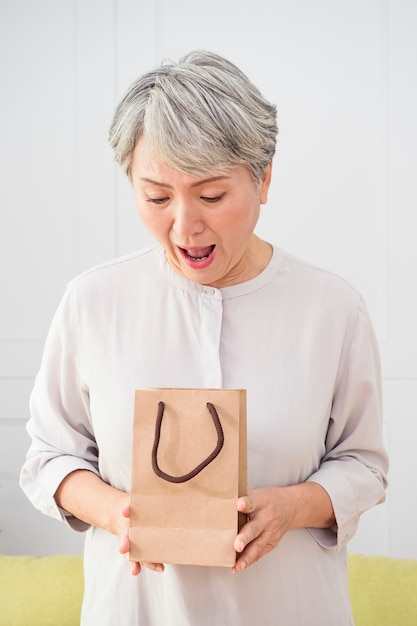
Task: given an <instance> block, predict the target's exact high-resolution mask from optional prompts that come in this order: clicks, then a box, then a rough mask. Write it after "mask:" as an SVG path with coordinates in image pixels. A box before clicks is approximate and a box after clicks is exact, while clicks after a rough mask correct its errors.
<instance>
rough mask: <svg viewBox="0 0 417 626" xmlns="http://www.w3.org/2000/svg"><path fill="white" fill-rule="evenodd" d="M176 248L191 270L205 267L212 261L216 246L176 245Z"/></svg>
mask: <svg viewBox="0 0 417 626" xmlns="http://www.w3.org/2000/svg"><path fill="white" fill-rule="evenodd" d="M178 250H179V251H180V254H181V257H182V258H183V260H184V262H185V263H186V265H187V266H188V267H189V268H191V269H193V270H202V269H206V268H207V267H209V266H210V265H211V264H212V263H213V261H214V257H215V253H216V246H215V245H214V244H212V245H210V246H199V247H189V248H188V247H187V248H182V247H181V246H178Z"/></svg>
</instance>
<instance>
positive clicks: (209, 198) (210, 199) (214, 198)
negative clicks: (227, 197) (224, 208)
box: [201, 193, 224, 204]
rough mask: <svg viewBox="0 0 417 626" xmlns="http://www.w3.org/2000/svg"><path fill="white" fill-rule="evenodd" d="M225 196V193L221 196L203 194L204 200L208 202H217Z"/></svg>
mask: <svg viewBox="0 0 417 626" xmlns="http://www.w3.org/2000/svg"><path fill="white" fill-rule="evenodd" d="M223 196H224V193H222V194H220V195H219V196H201V199H202V200H204V202H208V203H209V204H215V203H216V202H220V200H221V199H222V198H223Z"/></svg>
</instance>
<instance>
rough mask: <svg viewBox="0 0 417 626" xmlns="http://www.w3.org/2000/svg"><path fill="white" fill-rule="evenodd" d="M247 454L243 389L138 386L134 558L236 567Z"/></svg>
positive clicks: (132, 527) (132, 516)
mask: <svg viewBox="0 0 417 626" xmlns="http://www.w3.org/2000/svg"><path fill="white" fill-rule="evenodd" d="M246 455H247V450H246V390H244V389H140V390H137V391H136V392H135V416H134V427H133V456H132V488H131V505H130V533H129V534H130V559H131V560H134V561H139V562H140V561H144V562H152V563H175V564H184V565H211V566H222V567H232V566H233V565H234V563H235V561H236V553H235V550H234V548H233V542H234V540H235V537H236V534H237V532H238V528H239V526H240V525H241V523H242V522H243V520H242V519H241V518H242V516H239V515H238V513H237V510H236V501H237V498H238V497H239V496H241V495H245V494H246V493H247V457H246Z"/></svg>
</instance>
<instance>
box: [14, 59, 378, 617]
mask: <svg viewBox="0 0 417 626" xmlns="http://www.w3.org/2000/svg"><path fill="white" fill-rule="evenodd" d="M276 134H277V127H276V110H275V107H274V106H273V105H271V104H270V103H269V102H267V101H266V100H265V99H264V98H263V97H262V95H261V94H260V93H259V91H258V90H257V89H256V88H255V87H254V86H253V85H252V84H251V83H250V82H249V80H248V79H247V78H246V77H245V76H244V75H243V74H242V72H241V71H240V70H239V69H238V68H237V67H235V66H234V65H233V64H231V63H230V62H228V61H226V60H225V59H223V58H221V57H219V56H217V55H215V54H212V53H207V52H193V53H190V54H188V55H187V56H185V57H184V58H183V59H182V60H181V61H180V62H179V63H178V64H164V65H162V66H161V67H159V68H158V69H156V70H155V71H152V72H149V73H147V74H145V75H144V76H142V77H141V78H139V79H138V80H137V81H136V82H135V83H134V84H133V85H132V87H131V88H130V90H129V91H128V93H127V94H126V96H125V97H124V98H123V100H122V102H121V103H120V105H119V106H118V108H117V110H116V113H115V117H114V120H113V124H112V127H111V131H110V143H111V145H112V147H113V149H114V152H115V157H116V160H117V161H118V162H119V163H120V164H121V166H122V167H123V168H124V170H125V172H126V173H127V175H128V176H129V178H130V180H131V183H132V187H133V192H134V195H135V199H136V204H137V209H138V213H139V216H140V218H141V220H142V222H143V224H144V225H145V226H146V228H147V229H148V230H149V231H150V232H151V233H152V235H153V236H154V237H155V239H156V242H155V244H154V245H153V246H151V247H149V248H147V249H144V250H141V251H139V252H137V253H134V254H130V255H129V256H126V257H123V258H119V259H116V260H114V261H110V262H109V263H105V264H103V265H101V266H99V267H95V268H93V269H92V270H90V271H88V272H86V273H84V274H83V275H81V276H79V277H78V278H75V280H73V281H72V282H71V283H70V284H69V286H68V288H67V291H66V293H65V295H64V297H63V299H62V302H61V304H60V306H59V308H58V311H57V313H56V315H55V317H54V320H53V323H52V326H51V329H50V332H49V335H48V339H47V342H46V346H45V351H44V356H43V360H42V364H41V368H40V372H39V374H38V376H37V379H36V384H35V388H34V391H33V394H32V397H31V419H30V421H29V423H28V431H29V434H30V435H31V437H32V444H31V447H30V450H29V453H28V457H27V461H26V463H25V466H24V468H23V470H22V476H21V484H22V487H23V489H24V490H25V492H26V493H27V495H28V497H29V498H30V499H31V501H32V502H33V504H34V505H35V506H36V507H37V508H39V509H40V510H41V511H43V512H44V513H47V514H49V515H52V516H54V517H56V518H57V519H63V520H65V521H66V522H67V523H68V524H69V525H70V526H71V527H73V528H74V529H76V530H79V531H82V530H88V532H87V534H86V543H85V597H84V603H83V611H82V624H83V625H84V626H87V625H88V626H97V625H98V624H99V625H100V626H105V625H108V626H114V625H115V624H120V625H123V626H134V625H145V626H161V625H162V624H164V625H165V624H169V625H172V626H187V625H189V626H204V625H213V624H215V625H220V624H230V625H233V626H234V625H236V624H240V625H245V624H247V625H249V624H251V625H252V624H263V625H269V624H271V625H275V626H315V625H317V626H335V625H337V626H348V625H350V624H353V621H352V615H351V609H350V603H349V593H348V584H347V558H346V544H347V542H348V541H349V539H350V538H351V537H352V536H353V535H354V533H355V530H356V527H357V524H358V520H359V517H360V515H361V513H362V512H363V511H365V510H366V509H368V508H370V507H371V506H373V505H374V504H376V503H378V502H382V501H383V500H384V493H385V492H384V489H385V486H386V471H387V457H386V454H385V451H384V447H383V443H382V436H381V401H380V370H379V360H378V353H377V347H376V341H375V337H374V333H373V330H372V326H371V324H370V321H369V317H368V314H367V311H366V307H365V305H364V302H363V299H362V298H361V296H360V295H359V294H358V293H357V292H356V291H355V290H354V289H353V288H352V287H351V286H350V285H348V284H347V283H346V282H344V281H343V280H342V279H340V278H339V277H337V276H335V275H334V274H332V273H329V272H327V271H323V270H321V269H318V268H316V267H313V266H311V265H309V264H308V263H305V262H303V261H301V260H298V259H296V258H294V257H292V256H290V255H289V254H287V253H285V252H283V251H282V250H281V249H279V248H278V247H276V246H275V245H272V244H271V243H269V242H266V241H263V240H262V239H260V238H259V237H258V236H257V235H256V234H255V233H254V229H255V226H256V223H257V220H258V217H259V212H260V205H262V204H265V203H266V201H267V196H268V189H269V185H270V181H271V166H272V159H273V156H274V151H275V141H276ZM141 387H197V388H199V387H217V388H221V387H224V388H247V390H248V407H247V412H248V465H249V492H248V495H247V496H245V497H241V498H239V499H238V500H237V502H236V508H237V510H238V511H240V512H242V513H244V514H246V516H247V522H246V524H245V525H244V526H243V527H242V529H241V531H240V532H239V533H238V534H237V536H236V539H235V544H234V547H235V549H236V552H237V559H236V564H235V566H234V568H233V572H231V571H230V570H229V569H227V568H215V567H194V566H184V565H182V566H181V565H165V566H164V564H162V563H132V562H131V563H130V565H129V566H128V565H127V562H126V561H127V559H128V557H127V553H128V550H129V540H128V524H129V519H128V517H129V490H130V473H131V456H130V450H131V442H132V420H133V398H134V390H135V389H137V388H141ZM120 553H122V554H124V555H125V558H123V557H122V556H121V554H120ZM158 572H159V573H158ZM139 573H140V575H139V576H135V575H137V574H139ZM132 574H133V576H132Z"/></svg>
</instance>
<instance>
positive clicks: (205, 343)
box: [201, 287, 223, 388]
mask: <svg viewBox="0 0 417 626" xmlns="http://www.w3.org/2000/svg"><path fill="white" fill-rule="evenodd" d="M217 294H218V291H217V290H216V289H214V288H213V287H205V288H204V289H203V293H202V302H201V306H202V327H201V352H202V361H203V372H204V384H205V386H206V387H214V388H220V387H222V378H223V377H222V369H221V362H220V339H221V329H222V320H223V301H222V299H221V298H219V297H213V296H217Z"/></svg>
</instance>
